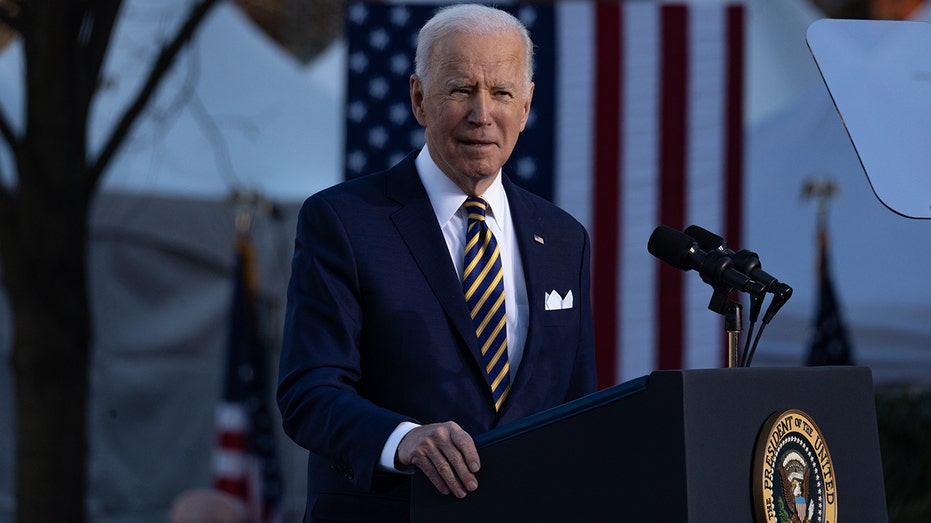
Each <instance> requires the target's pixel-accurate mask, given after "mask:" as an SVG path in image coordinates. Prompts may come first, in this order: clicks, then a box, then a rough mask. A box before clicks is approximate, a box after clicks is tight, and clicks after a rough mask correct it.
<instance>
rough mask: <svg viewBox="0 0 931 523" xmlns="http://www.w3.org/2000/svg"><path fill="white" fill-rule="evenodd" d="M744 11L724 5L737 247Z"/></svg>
mask: <svg viewBox="0 0 931 523" xmlns="http://www.w3.org/2000/svg"><path fill="white" fill-rule="evenodd" d="M744 14H745V10H744V7H743V6H742V5H731V6H728V7H727V27H726V31H727V36H726V38H727V73H726V74H727V78H726V89H727V92H726V93H725V96H726V98H725V104H726V105H725V111H727V113H726V114H725V116H724V117H725V121H726V126H727V127H726V129H725V133H726V135H725V138H724V140H725V144H724V146H725V147H726V149H725V151H724V161H725V166H724V169H725V172H724V233H725V234H724V237H725V238H729V239H732V240H729V241H733V243H732V244H731V248H732V249H734V250H739V249H740V244H741V243H742V240H743V153H744V150H743V146H744V142H743V119H744V113H743V101H744V100H743V92H744ZM721 362H722V364H721V366H722V367H726V366H727V344H726V343H725V344H724V348H723V349H722V351H721Z"/></svg>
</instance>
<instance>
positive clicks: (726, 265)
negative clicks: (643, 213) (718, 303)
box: [647, 225, 766, 295]
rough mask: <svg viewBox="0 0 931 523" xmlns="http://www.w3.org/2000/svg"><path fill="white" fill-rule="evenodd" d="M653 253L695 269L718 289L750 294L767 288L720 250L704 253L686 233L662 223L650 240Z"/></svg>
mask: <svg viewBox="0 0 931 523" xmlns="http://www.w3.org/2000/svg"><path fill="white" fill-rule="evenodd" d="M647 250H648V251H650V254H652V255H653V256H655V257H657V258H659V259H660V260H662V261H664V262H666V263H668V264H669V265H672V266H673V267H675V268H676V269H680V270H683V271H688V270H692V269H694V270H696V271H698V274H699V275H700V276H701V279H702V281H704V282H705V283H707V284H709V285H711V286H712V287H714V288H715V289H716V290H721V289H722V288H724V289H737V290H739V291H741V292H746V293H750V294H755V295H759V294H763V293H765V292H766V287H765V286H764V285H763V284H762V283H759V282H757V281H754V280H753V279H751V278H750V277H749V276H747V275H746V274H744V273H741V272H740V271H738V270H737V269H735V268H734V267H733V262H732V261H731V258H730V257H728V256H727V255H726V254H724V253H723V252H721V251H720V250H716V249H715V250H712V251H711V252H705V251H703V250H702V249H700V248H699V246H698V243H696V242H695V240H694V239H693V238H692V237H691V236H689V235H686V234H683V233H681V232H679V231H677V230H675V229H673V228H671V227H667V226H665V225H660V226H659V227H657V228H656V229H655V230H654V231H653V234H651V235H650V240H649V242H648V243H647Z"/></svg>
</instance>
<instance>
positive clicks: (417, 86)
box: [411, 74, 427, 127]
mask: <svg viewBox="0 0 931 523" xmlns="http://www.w3.org/2000/svg"><path fill="white" fill-rule="evenodd" d="M423 100H424V92H423V82H421V81H420V78H419V77H418V76H417V75H416V74H412V75H411V112H412V113H414V118H416V119H417V123H419V124H420V125H421V126H423V127H426V126H427V121H426V118H425V117H424V114H425V113H424V108H423Z"/></svg>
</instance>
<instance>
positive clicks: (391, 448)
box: [378, 421, 420, 474]
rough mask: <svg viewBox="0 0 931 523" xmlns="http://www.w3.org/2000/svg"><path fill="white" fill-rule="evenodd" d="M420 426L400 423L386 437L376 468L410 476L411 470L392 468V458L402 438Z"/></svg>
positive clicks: (404, 422) (406, 422) (407, 422)
mask: <svg viewBox="0 0 931 523" xmlns="http://www.w3.org/2000/svg"><path fill="white" fill-rule="evenodd" d="M419 426H420V425H418V424H416V423H411V422H409V421H402V422H401V423H400V424H399V425H398V426H397V427H396V428H395V429H394V432H392V433H391V435H390V436H388V441H386V442H385V446H384V447H383V448H382V450H381V459H379V460H378V468H380V469H381V470H384V471H387V472H401V473H405V474H412V473H413V469H405V470H399V469H398V468H397V467H395V466H394V457H395V455H397V453H398V445H400V444H401V440H402V439H404V436H407V433H408V432H410V431H411V430H413V429H416V428H417V427H419Z"/></svg>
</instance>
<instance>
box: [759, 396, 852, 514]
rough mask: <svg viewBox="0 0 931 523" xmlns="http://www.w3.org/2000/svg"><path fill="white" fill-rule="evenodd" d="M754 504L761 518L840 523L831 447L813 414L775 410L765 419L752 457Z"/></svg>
mask: <svg viewBox="0 0 931 523" xmlns="http://www.w3.org/2000/svg"><path fill="white" fill-rule="evenodd" d="M753 504H754V510H755V512H756V521H758V522H761V521H765V522H767V523H836V521H837V483H836V481H835V479H834V464H833V463H832V462H831V452H830V451H829V450H828V446H827V443H826V442H825V441H824V436H822V434H821V431H820V430H819V429H818V426H817V425H816V424H815V422H814V421H813V420H812V419H811V417H810V416H808V414H805V413H804V412H802V411H800V410H794V409H793V410H786V411H782V412H776V413H774V414H773V415H772V416H770V417H769V419H767V420H766V423H764V424H763V430H762V431H761V432H760V438H759V439H758V440H757V443H756V451H755V456H754V460H753Z"/></svg>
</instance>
